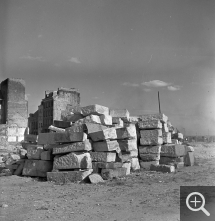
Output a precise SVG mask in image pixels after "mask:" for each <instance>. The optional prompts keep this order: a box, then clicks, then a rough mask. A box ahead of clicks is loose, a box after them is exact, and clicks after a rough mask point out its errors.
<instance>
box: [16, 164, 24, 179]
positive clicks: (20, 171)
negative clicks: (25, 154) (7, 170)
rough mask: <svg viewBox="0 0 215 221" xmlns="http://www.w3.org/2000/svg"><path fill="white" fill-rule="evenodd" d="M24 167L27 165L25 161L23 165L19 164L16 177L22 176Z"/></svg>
mask: <svg viewBox="0 0 215 221" xmlns="http://www.w3.org/2000/svg"><path fill="white" fill-rule="evenodd" d="M24 165H25V161H23V162H22V163H21V164H19V165H18V167H17V169H16V170H15V172H14V175H17V176H21V175H22V170H23V168H24Z"/></svg>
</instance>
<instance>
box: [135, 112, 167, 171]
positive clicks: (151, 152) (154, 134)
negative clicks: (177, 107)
mask: <svg viewBox="0 0 215 221" xmlns="http://www.w3.org/2000/svg"><path fill="white" fill-rule="evenodd" d="M167 120H168V118H167V116H165V115H164V114H147V115H141V116H140V121H139V122H138V128H139V133H140V145H139V158H140V166H141V168H143V169H145V170H149V169H150V166H151V164H153V165H159V160H160V152H161V145H162V144H163V140H164V139H166V142H167V141H168V136H166V135H168V134H167V132H165V133H164V134H165V136H164V135H163V131H165V129H166V128H165V127H164V126H166V123H167Z"/></svg>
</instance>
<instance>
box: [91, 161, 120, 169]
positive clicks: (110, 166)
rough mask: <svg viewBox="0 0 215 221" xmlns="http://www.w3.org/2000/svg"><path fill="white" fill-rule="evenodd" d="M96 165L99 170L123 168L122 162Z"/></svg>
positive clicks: (98, 163) (97, 163)
mask: <svg viewBox="0 0 215 221" xmlns="http://www.w3.org/2000/svg"><path fill="white" fill-rule="evenodd" d="M93 163H95V164H96V166H97V167H98V168H101V169H115V168H121V167H122V165H123V163H121V162H109V163H106V162H93Z"/></svg>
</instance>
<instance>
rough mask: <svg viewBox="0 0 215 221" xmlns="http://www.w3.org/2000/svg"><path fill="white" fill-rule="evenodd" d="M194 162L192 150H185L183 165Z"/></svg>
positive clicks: (192, 164)
mask: <svg viewBox="0 0 215 221" xmlns="http://www.w3.org/2000/svg"><path fill="white" fill-rule="evenodd" d="M194 163H195V157H194V152H187V154H186V155H185V156H184V164H185V166H194Z"/></svg>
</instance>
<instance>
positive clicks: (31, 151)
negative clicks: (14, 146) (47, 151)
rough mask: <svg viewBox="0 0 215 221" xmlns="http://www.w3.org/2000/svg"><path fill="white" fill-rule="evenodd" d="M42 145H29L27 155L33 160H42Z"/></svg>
mask: <svg viewBox="0 0 215 221" xmlns="http://www.w3.org/2000/svg"><path fill="white" fill-rule="evenodd" d="M43 151H44V150H43V147H42V146H36V145H32V146H28V147H27V157H28V159H31V160H40V159H41V153H42V152H43Z"/></svg>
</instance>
